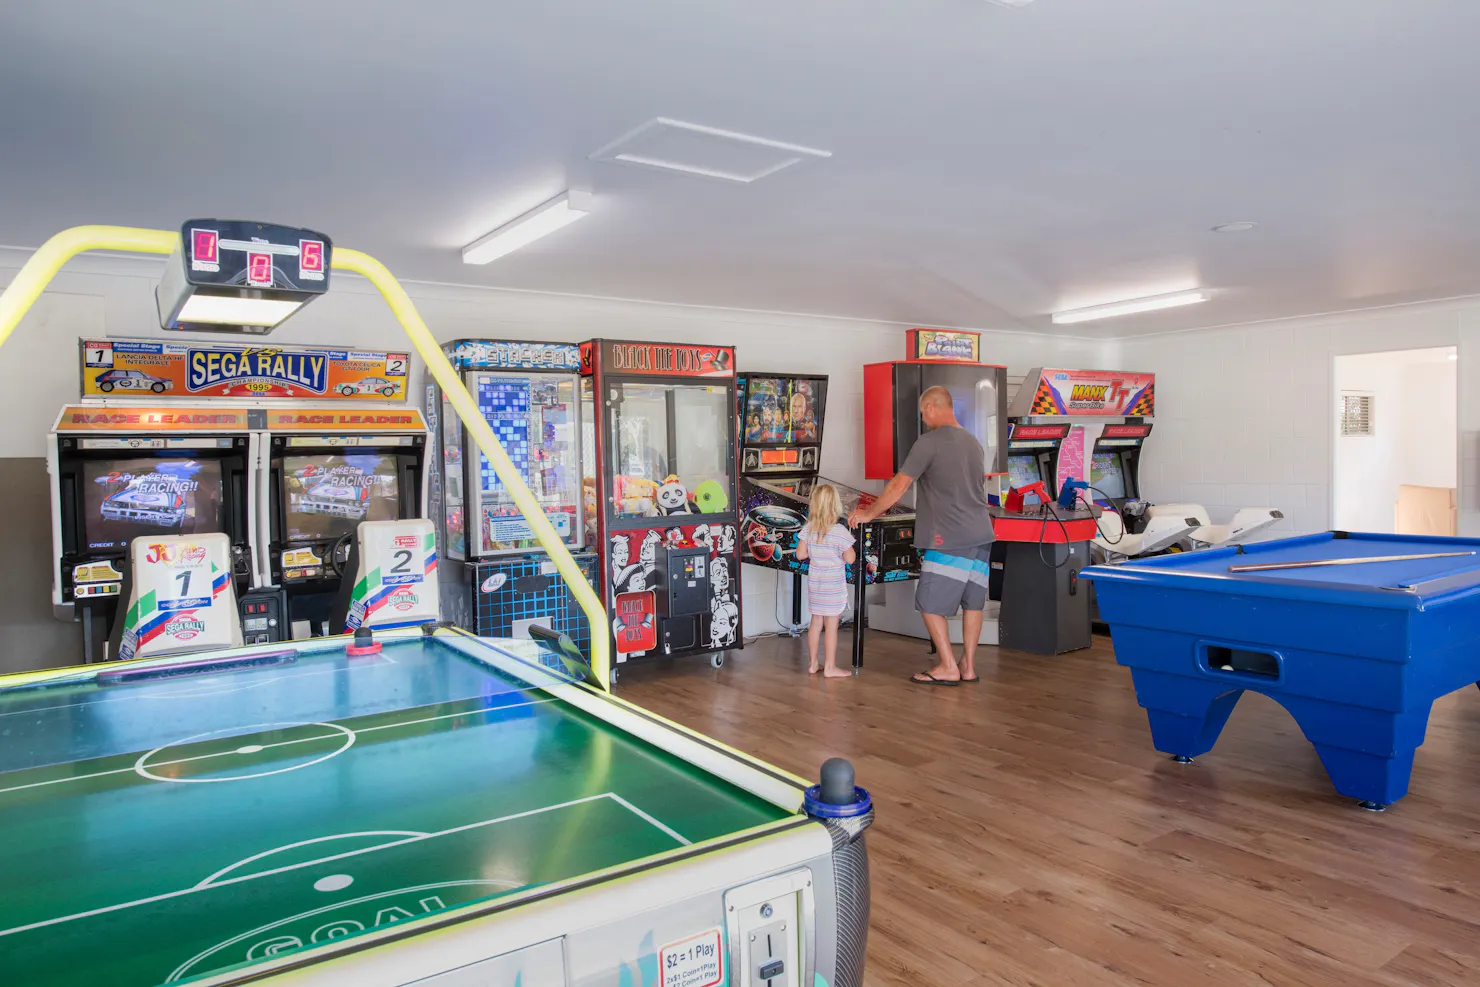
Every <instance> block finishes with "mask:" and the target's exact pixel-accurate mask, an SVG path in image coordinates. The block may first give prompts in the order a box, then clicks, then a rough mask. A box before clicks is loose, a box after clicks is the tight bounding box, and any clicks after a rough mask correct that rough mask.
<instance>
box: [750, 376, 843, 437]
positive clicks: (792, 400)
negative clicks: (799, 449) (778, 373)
mask: <svg viewBox="0 0 1480 987" xmlns="http://www.w3.org/2000/svg"><path fill="white" fill-rule="evenodd" d="M825 386H826V385H824V384H823V382H822V381H820V380H807V379H805V378H796V377H750V378H747V381H746V395H745V410H744V418H743V427H744V436H745V444H746V445H769V444H772V443H774V444H778V445H783V444H784V445H789V444H792V443H800V442H816V441H818V437H819V436H820V435H821V432H822V429H821V425H820V422H821V419H822V403H823V400H824V397H825V395H824V393H823V392H824V389H825Z"/></svg>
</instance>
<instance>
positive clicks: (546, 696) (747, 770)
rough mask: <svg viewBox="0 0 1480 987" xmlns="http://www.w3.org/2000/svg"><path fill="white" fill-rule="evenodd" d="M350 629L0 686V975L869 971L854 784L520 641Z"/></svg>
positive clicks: (674, 978) (494, 978)
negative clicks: (349, 635) (822, 782)
mask: <svg viewBox="0 0 1480 987" xmlns="http://www.w3.org/2000/svg"><path fill="white" fill-rule="evenodd" d="M346 641H347V639H346V638H326V639H318V640H314V641H306V642H298V643H296V644H295V645H294V646H293V647H291V648H286V649H285V648H284V647H283V645H281V644H277V645H266V646H262V647H257V648H243V649H236V650H233V651H230V652H216V653H210V654H205V655H193V656H188V657H186V658H182V659H156V660H144V661H136V662H126V663H118V664H116V665H114V666H109V667H104V668H100V667H99V666H88V667H86V668H79V669H64V670H58V671H53V672H43V673H27V674H22V675H16V676H9V677H6V678H0V984H4V985H6V987H21V985H33V984H34V985H42V984H44V985H48V987H73V985H77V987H82V985H86V987H98V985H102V984H106V985H108V987H154V985H160V984H176V983H179V984H186V983H188V984H212V985H224V984H272V985H275V987H277V985H309V984H312V985H321V984H331V983H332V984H354V985H356V987H400V985H406V984H413V983H414V984H417V985H426V987H474V985H477V987H498V985H508V987H515V985H519V987H549V985H571V987H582V985H595V984H603V985H611V987H716V985H721V984H724V985H734V987H746V985H760V984H766V985H769V987H824V985H826V987H834V985H837V987H857V985H860V984H861V983H862V973H863V949H864V941H865V936H866V934H867V923H868V870H867V858H866V854H865V850H864V842H863V832H864V829H865V828H866V827H867V825H868V823H869V822H870V821H871V820H872V809H871V806H870V804H869V802H868V799H867V794H866V793H865V792H864V791H863V790H862V789H857V790H855V797H854V798H853V799H852V800H851V801H850V800H848V799H841V798H840V799H837V800H836V801H837V803H838V804H836V805H827V804H824V803H822V802H820V801H819V798H818V792H817V790H816V789H815V787H814V788H813V789H812V790H811V791H809V784H808V782H807V781H805V780H803V779H801V778H797V777H795V776H792V775H789V774H787V773H785V772H782V771H780V770H778V769H776V768H773V767H771V766H769V765H767V764H764V763H763V762H760V761H757V760H755V759H753V758H750V757H747V756H745V755H743V754H740V753H738V752H735V751H732V750H730V749H728V748H726V747H724V746H722V745H720V744H718V743H717V742H715V741H712V740H709V739H708V738H705V737H704V736H702V735H700V734H698V733H695V732H693V731H690V730H687V729H685V728H683V727H680V726H677V725H675V724H672V723H669V722H667V721H664V720H662V719H660V718H658V717H656V716H654V715H652V714H650V713H647V712H646V711H644V710H642V709H640V708H639V707H636V706H633V705H631V704H629V703H625V702H623V701H621V700H620V699H617V698H615V697H612V696H610V695H608V694H606V693H604V692H602V691H600V690H597V689H594V688H591V687H588V686H586V685H584V684H580V683H576V682H573V681H571V680H570V679H569V678H568V677H567V676H565V675H563V674H560V673H559V672H557V671H555V670H554V669H552V668H551V667H550V665H549V664H547V662H548V656H546V655H544V653H543V652H541V651H540V649H539V647H538V645H536V644H535V643H534V642H529V641H521V642H508V641H501V642H494V641H489V640H487V639H479V638H475V637H473V636H471V635H468V634H466V633H465V632H462V631H458V630H455V629H448V628H445V627H440V626H439V627H431V626H429V627H428V628H426V629H425V630H423V629H416V628H412V629H409V630H405V631H391V632H385V633H382V634H381V635H379V644H380V646H381V647H380V651H379V652H378V653H376V654H373V655H366V656H360V657H353V656H350V655H349V654H347V653H346V647H345V645H346ZM835 789H836V786H835ZM844 803H846V804H844Z"/></svg>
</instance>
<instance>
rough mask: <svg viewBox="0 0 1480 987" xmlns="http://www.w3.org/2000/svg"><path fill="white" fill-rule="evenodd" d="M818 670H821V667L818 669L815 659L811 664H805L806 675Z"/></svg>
mask: <svg viewBox="0 0 1480 987" xmlns="http://www.w3.org/2000/svg"><path fill="white" fill-rule="evenodd" d="M820 671H822V669H820V668H818V667H817V663H816V662H815V661H814V662H813V663H812V664H810V665H808V666H807V674H808V675H816V674H817V673H818V672H820Z"/></svg>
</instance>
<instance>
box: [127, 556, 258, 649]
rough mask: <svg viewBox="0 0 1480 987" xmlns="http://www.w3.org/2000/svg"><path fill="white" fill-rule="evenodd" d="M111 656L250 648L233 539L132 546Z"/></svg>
mask: <svg viewBox="0 0 1480 987" xmlns="http://www.w3.org/2000/svg"><path fill="white" fill-rule="evenodd" d="M120 597H121V598H122V600H123V601H124V604H123V610H122V619H120V620H117V621H115V622H114V627H113V634H112V638H111V640H110V647H109V649H108V654H109V657H113V658H119V659H128V658H155V657H159V656H161V655H177V654H185V653H188V652H192V651H207V650H210V649H213V648H238V647H241V645H242V626H241V617H240V615H239V614H238V612H237V606H236V586H235V585H234V583H233V580H232V577H231V538H230V536H229V535H225V534H220V533H217V534H201V535H144V536H141V537H139V538H135V539H134V540H133V541H132V542H130V543H129V550H128V559H127V561H126V564H125V566H124V573H123V585H122V587H121V588H120Z"/></svg>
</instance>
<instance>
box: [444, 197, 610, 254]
mask: <svg viewBox="0 0 1480 987" xmlns="http://www.w3.org/2000/svg"><path fill="white" fill-rule="evenodd" d="M590 211H591V193H590V192H585V191H582V190H580V189H571V190H569V191H567V192H561V193H560V194H559V195H557V196H556V197H555V198H553V199H551V200H549V201H548V202H544V203H541V204H540V205H538V206H535V207H534V208H533V209H531V210H530V211H529V212H527V213H525V214H524V215H523V216H520V217H519V218H518V219H515V220H511V221H509V222H507V223H505V224H504V225H503V226H500V227H499V228H498V229H496V230H494V231H493V232H492V233H488V234H486V235H484V236H481V237H479V238H478V239H476V240H474V241H473V242H472V243H470V244H468V245H467V246H466V247H463V252H462V256H463V263H464V264H487V263H488V262H489V261H493V260H498V259H499V258H500V257H502V256H504V255H505V254H509V253H513V252H514V251H516V250H518V249H519V248H520V247H522V246H524V245H526V244H529V243H533V242H534V241H536V240H538V239H539V238H540V237H543V236H549V235H550V234H551V233H554V232H555V231H556V230H558V229H561V228H563V227H566V226H569V225H570V224H571V223H574V222H575V221H576V220H578V219H581V218H583V217H585V216H586V215H587V214H588V213H590Z"/></svg>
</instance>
